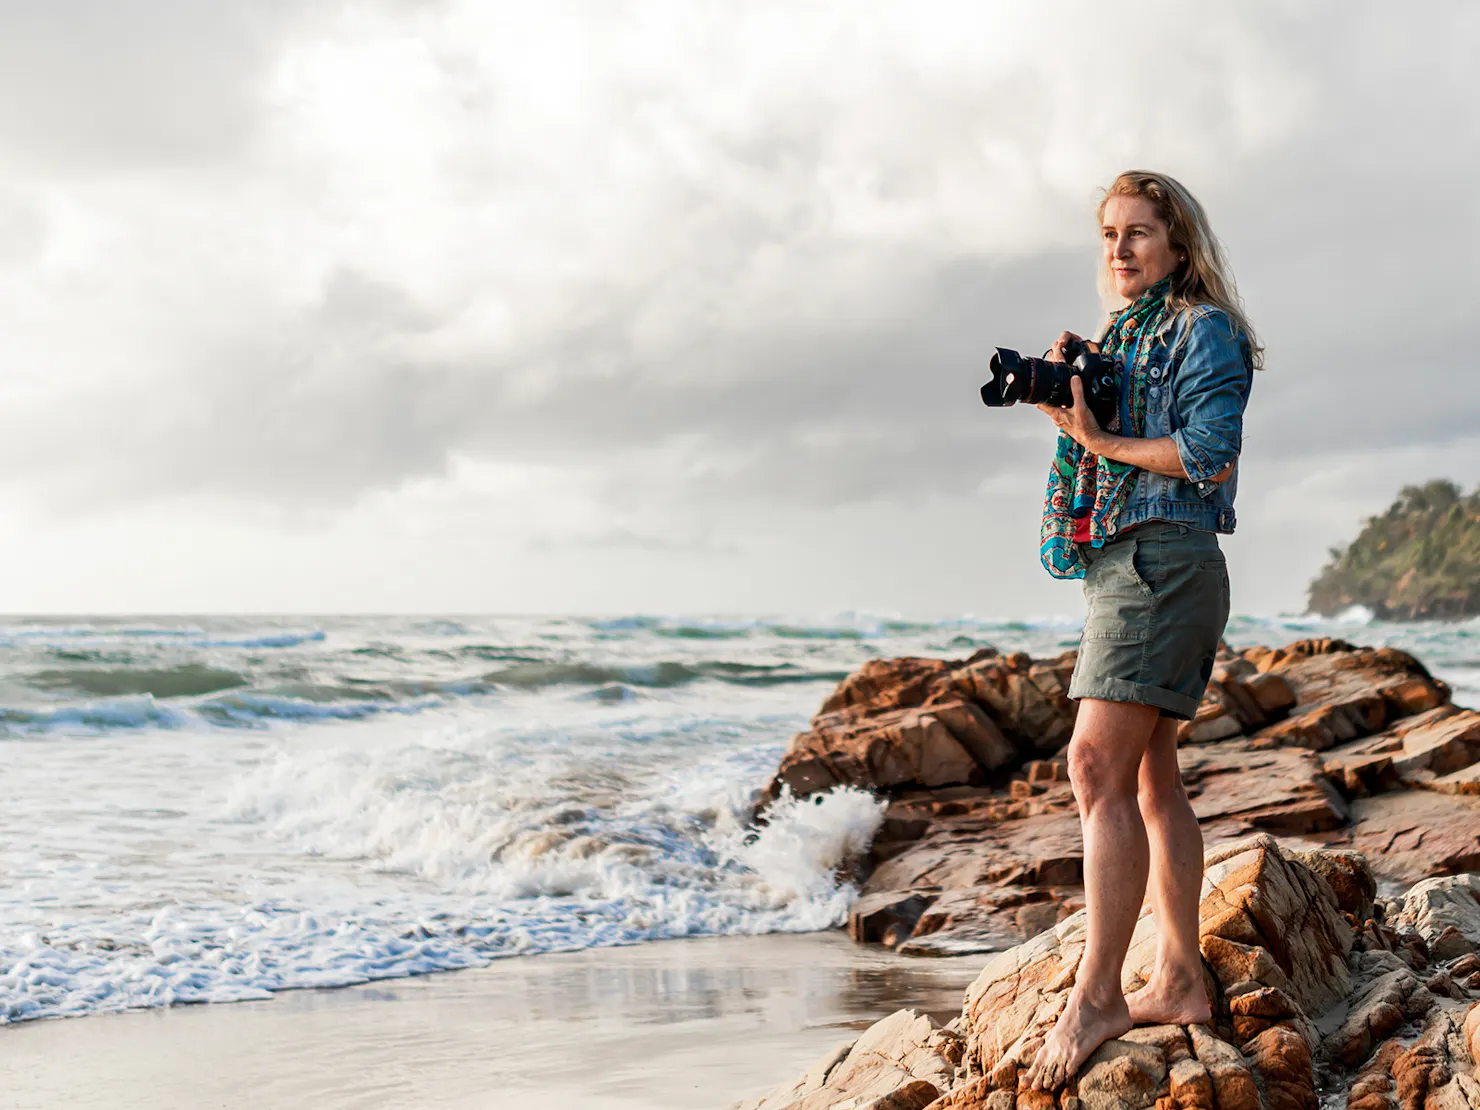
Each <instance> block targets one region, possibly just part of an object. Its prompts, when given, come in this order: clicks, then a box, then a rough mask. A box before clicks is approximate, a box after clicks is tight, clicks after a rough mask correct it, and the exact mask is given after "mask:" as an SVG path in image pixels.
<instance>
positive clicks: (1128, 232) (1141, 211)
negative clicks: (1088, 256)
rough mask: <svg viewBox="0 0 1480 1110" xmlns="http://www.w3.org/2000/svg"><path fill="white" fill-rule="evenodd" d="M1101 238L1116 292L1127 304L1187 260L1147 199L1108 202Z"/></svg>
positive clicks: (1112, 200)
mask: <svg viewBox="0 0 1480 1110" xmlns="http://www.w3.org/2000/svg"><path fill="white" fill-rule="evenodd" d="M1100 236H1101V238H1102V239H1103V241H1104V244H1105V265H1106V266H1107V267H1108V268H1109V270H1110V277H1111V280H1112V281H1113V282H1114V285H1115V291H1116V292H1117V293H1119V294H1120V295H1121V296H1122V297H1124V298H1125V299H1126V300H1127V301H1133V300H1135V299H1136V298H1137V297H1139V296H1140V295H1141V294H1142V293H1144V292H1146V290H1148V289H1150V288H1151V287H1152V286H1153V285H1155V284H1156V283H1157V282H1158V281H1160V280H1161V279H1162V278H1164V277H1166V276H1167V275H1168V274H1170V273H1171V272H1172V271H1173V270H1175V269H1176V268H1177V267H1178V266H1180V265H1181V264H1182V263H1183V261H1185V260H1186V257H1187V256H1186V254H1185V253H1184V252H1183V251H1181V250H1180V249H1178V248H1175V247H1173V246H1172V244H1171V240H1170V239H1168V237H1167V225H1166V224H1165V223H1163V222H1162V220H1161V219H1160V217H1158V216H1157V214H1156V208H1155V206H1154V205H1153V204H1152V203H1151V202H1150V201H1149V200H1147V199H1146V198H1145V197H1124V196H1113V197H1111V198H1110V199H1109V200H1108V201H1106V202H1105V215H1104V218H1103V220H1102V223H1101V227H1100Z"/></svg>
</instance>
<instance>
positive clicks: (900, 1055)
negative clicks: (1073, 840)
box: [735, 834, 1480, 1110]
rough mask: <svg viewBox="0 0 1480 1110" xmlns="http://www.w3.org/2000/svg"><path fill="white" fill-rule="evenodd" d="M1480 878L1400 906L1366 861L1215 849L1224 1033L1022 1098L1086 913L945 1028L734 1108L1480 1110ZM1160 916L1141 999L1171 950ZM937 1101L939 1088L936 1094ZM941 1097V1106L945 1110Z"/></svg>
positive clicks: (1211, 884)
mask: <svg viewBox="0 0 1480 1110" xmlns="http://www.w3.org/2000/svg"><path fill="white" fill-rule="evenodd" d="M1477 884H1480V880H1477V879H1474V878H1473V877H1465V878H1457V877H1455V878H1445V879H1435V880H1428V881H1426V882H1423V883H1420V884H1418V885H1417V886H1415V887H1414V888H1413V889H1412V890H1410V891H1409V892H1408V893H1407V894H1406V895H1405V896H1404V897H1403V898H1402V899H1401V900H1386V899H1382V898H1375V897H1374V892H1375V890H1376V885H1377V884H1376V879H1375V876H1374V875H1373V874H1372V872H1371V871H1370V870H1369V869H1368V867H1367V865H1366V862H1365V860H1364V859H1363V858H1362V857H1361V856H1360V855H1358V854H1356V853H1353V852H1349V851H1339V850H1337V851H1333V850H1326V849H1317V850H1313V851H1306V852H1299V851H1294V850H1290V849H1287V848H1284V847H1282V846H1281V845H1280V843H1279V842H1278V841H1276V840H1275V839H1274V838H1273V837H1271V836H1269V835H1268V834H1261V835H1258V836H1255V837H1253V838H1249V839H1245V840H1243V841H1240V842H1237V843H1233V844H1229V845H1226V846H1224V847H1223V848H1221V849H1218V850H1216V851H1214V852H1212V853H1210V854H1209V856H1208V859H1207V866H1206V881H1205V884H1204V894H1203V899H1202V905H1201V911H1200V921H1201V924H1200V933H1201V942H1202V950H1203V957H1204V964H1205V969H1206V980H1207V986H1208V990H1209V996H1210V998H1211V999H1212V1002H1213V1012H1214V1016H1213V1019H1212V1020H1211V1021H1210V1022H1209V1023H1207V1024H1206V1025H1194V1026H1150V1027H1138V1028H1136V1029H1133V1030H1131V1031H1130V1032H1129V1033H1127V1034H1126V1035H1125V1036H1123V1037H1121V1038H1119V1039H1116V1040H1112V1041H1109V1042H1107V1043H1106V1044H1104V1045H1102V1046H1101V1047H1100V1048H1099V1049H1098V1050H1097V1051H1096V1052H1095V1053H1094V1054H1093V1055H1091V1056H1090V1058H1089V1059H1088V1060H1087V1061H1086V1062H1085V1064H1084V1066H1083V1067H1081V1068H1080V1070H1079V1072H1078V1073H1077V1074H1076V1075H1075V1076H1074V1077H1072V1078H1071V1080H1070V1082H1069V1083H1068V1085H1067V1086H1066V1087H1065V1088H1063V1089H1062V1090H1059V1091H1055V1092H1052V1093H1048V1092H1041V1091H1033V1090H1027V1089H1025V1088H1022V1087H1020V1086H1019V1085H1018V1084H1019V1076H1020V1074H1021V1072H1022V1071H1023V1069H1024V1068H1025V1067H1026V1065H1027V1064H1028V1063H1029V1061H1031V1059H1032V1057H1033V1054H1034V1053H1036V1051H1037V1049H1038V1047H1039V1046H1040V1045H1041V1044H1042V1043H1043V1038H1044V1035H1045V1034H1046V1033H1047V1032H1048V1030H1049V1029H1050V1028H1051V1027H1052V1025H1053V1023H1054V1021H1055V1020H1056V1019H1057V1017H1058V1015H1059V1013H1060V1012H1061V1010H1062V1008H1063V1006H1064V1003H1065V1001H1066V999H1067V997H1068V993H1069V990H1070V989H1071V987H1072V985H1073V982H1074V976H1075V972H1076V970H1077V967H1078V963H1079V958H1080V955H1081V953H1082V951H1083V946H1084V918H1083V914H1082V913H1075V914H1072V915H1070V916H1068V917H1066V918H1065V919H1064V920H1062V921H1060V922H1058V923H1057V924H1055V925H1054V926H1053V927H1051V928H1049V929H1046V930H1045V931H1043V932H1041V933H1039V934H1038V935H1037V936H1035V937H1033V938H1032V939H1030V940H1028V941H1026V942H1024V943H1022V944H1019V945H1017V946H1015V947H1012V948H1010V949H1008V950H1006V951H1003V952H1001V953H999V954H997V955H995V956H994V957H993V958H992V959H991V960H990V962H988V963H987V965H986V966H985V967H984V968H983V970H982V972H981V974H980V975H979V976H978V977H977V979H976V981H975V982H974V983H972V985H971V986H970V987H969V988H968V989H967V991H966V994H965V999H964V1006H963V1009H962V1012H961V1015H960V1016H959V1017H958V1018H956V1019H955V1020H954V1021H952V1022H951V1023H949V1024H948V1025H947V1026H945V1027H944V1028H942V1027H939V1026H936V1025H935V1024H934V1023H933V1022H931V1021H930V1020H929V1019H928V1018H925V1017H922V1016H921V1015H918V1014H916V1013H914V1012H913V1011H908V1010H906V1011H900V1012H899V1013H897V1014H894V1015H892V1016H891V1017H889V1018H886V1019H885V1020H884V1021H882V1022H880V1023H878V1024H877V1025H875V1026H874V1027H873V1028H871V1029H870V1030H868V1031H867V1032H866V1033H865V1034H864V1035H863V1036H862V1037H861V1038H860V1039H859V1040H858V1042H856V1044H854V1045H853V1046H849V1047H845V1048H844V1049H840V1050H838V1051H837V1052H835V1053H832V1054H830V1055H829V1056H828V1057H827V1058H826V1059H824V1060H822V1061H819V1062H818V1064H817V1065H816V1066H814V1067H813V1068H812V1069H811V1070H810V1071H809V1072H808V1073H807V1074H806V1075H805V1076H803V1077H802V1078H801V1079H799V1080H798V1081H797V1082H796V1083H794V1084H791V1085H787V1086H783V1087H781V1088H778V1089H777V1090H775V1091H772V1092H771V1093H769V1094H768V1095H766V1096H764V1097H763V1098H761V1099H759V1100H755V1101H751V1102H745V1103H737V1104H735V1105H736V1108H737V1110H741V1108H743V1110H762V1108H764V1110H803V1108H806V1110H813V1108H816V1110H821V1108H822V1107H830V1108H833V1110H844V1108H848V1110H860V1108H863V1107H870V1108H874V1110H883V1108H885V1107H891V1108H893V1107H913V1108H916V1110H920V1108H923V1110H1055V1108H1057V1110H1150V1108H1152V1107H1155V1108H1156V1110H1316V1108H1317V1107H1318V1106H1332V1105H1340V1104H1341V1103H1342V1102H1345V1104H1346V1106H1347V1107H1348V1108H1349V1110H1400V1108H1401V1110H1480V1083H1477V1077H1476V1065H1475V1062H1476V1054H1477V1052H1480V1003H1477V1002H1475V998H1476V996H1477V995H1480V981H1476V982H1475V983H1473V985H1471V984H1469V981H1468V979H1467V976H1468V975H1470V974H1474V971H1475V970H1476V969H1480V957H1477V956H1476V952H1475V950H1476V949H1477V948H1480V927H1477V926H1480V901H1477V898H1476V886H1477ZM1154 947H1155V932H1154V924H1153V922H1152V919H1151V917H1150V916H1149V914H1148V915H1146V916H1143V918H1142V920H1141V922H1140V923H1139V924H1138V926H1137V929H1136V933H1135V937H1134V939H1133V940H1132V943H1131V948H1130V952H1129V954H1128V956H1127V959H1126V966H1125V986H1126V988H1127V989H1128V990H1129V989H1133V988H1134V987H1135V986H1137V985H1138V984H1139V982H1140V981H1141V980H1142V978H1143V977H1144V973H1145V972H1146V971H1147V970H1148V968H1149V966H1150V962H1151V960H1152V958H1153V956H1154ZM932 1090H933V1091H934V1092H935V1093H934V1094H931V1091H932ZM927 1096H929V1098H928V1100H926V1099H927Z"/></svg>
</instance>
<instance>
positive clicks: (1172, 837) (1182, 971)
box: [1126, 718, 1212, 1025]
mask: <svg viewBox="0 0 1480 1110" xmlns="http://www.w3.org/2000/svg"><path fill="white" fill-rule="evenodd" d="M1137 801H1138V802H1139V803H1140V807H1141V817H1142V818H1143V819H1144V820H1145V822H1146V835H1147V838H1148V839H1149V840H1150V843H1151V880H1150V886H1151V906H1152V911H1153V912H1154V913H1155V915H1156V965H1155V967H1154V968H1153V969H1152V973H1151V978H1150V979H1149V980H1148V981H1147V983H1146V985H1145V986H1144V987H1142V988H1141V989H1140V990H1138V991H1136V992H1135V993H1133V994H1131V995H1129V996H1128V997H1127V998H1126V1004H1127V1005H1128V1006H1129V1007H1130V1011H1131V1018H1132V1019H1133V1020H1134V1021H1135V1022H1136V1024H1138V1025H1141V1024H1151V1025H1195V1024H1197V1023H1199V1022H1204V1021H1207V1020H1208V1019H1209V1018H1210V1017H1212V1009H1211V1008H1210V1007H1209V1005H1208V993H1207V989H1206V988H1205V987H1204V986H1203V968H1202V952H1201V950H1200V948H1199V944H1198V935H1197V925H1198V900H1199V898H1200V897H1201V894H1202V871H1203V841H1202V829H1201V828H1199V827H1198V824H1197V817H1196V815H1195V814H1194V813H1193V812H1192V803H1191V802H1189V801H1188V800H1187V791H1186V790H1185V789H1184V788H1183V786H1182V773H1181V770H1180V769H1179V768H1178V766H1177V728H1176V722H1175V721H1172V720H1169V719H1166V718H1163V719H1162V720H1161V721H1160V722H1159V723H1158V724H1157V726H1156V731H1155V732H1153V733H1152V734H1151V743H1150V745H1149V746H1148V747H1147V749H1146V754H1145V756H1143V757H1142V759H1141V774H1140V793H1139V795H1138V796H1137Z"/></svg>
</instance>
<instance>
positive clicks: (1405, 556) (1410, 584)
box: [1310, 479, 1480, 620]
mask: <svg viewBox="0 0 1480 1110" xmlns="http://www.w3.org/2000/svg"><path fill="white" fill-rule="evenodd" d="M1352 605H1365V606H1367V607H1368V608H1369V609H1371V610H1372V611H1373V612H1374V613H1376V614H1377V616H1379V617H1381V618H1383V619H1386V620H1423V619H1428V618H1449V619H1453V618H1457V617H1468V616H1473V615H1475V614H1477V613H1480V489H1477V490H1476V491H1475V492H1474V493H1471V494H1470V495H1468V496H1466V495H1465V494H1464V492H1463V491H1462V490H1461V489H1460V488H1459V486H1457V485H1455V484H1454V483H1453V482H1451V481H1448V480H1447V479H1436V480H1435V481H1432V482H1425V483H1424V484H1423V485H1421V486H1406V487H1404V489H1403V490H1402V492H1400V493H1399V494H1398V499H1397V500H1396V501H1394V502H1393V503H1392V504H1391V505H1390V506H1388V509H1387V511H1386V512H1384V513H1380V514H1379V515H1377V516H1374V517H1369V518H1368V519H1367V523H1366V525H1365V526H1364V527H1363V529H1362V532H1361V534H1360V535H1358V536H1357V538H1356V539H1355V540H1353V541H1352V542H1351V544H1350V545H1349V546H1347V547H1345V548H1339V547H1333V548H1332V549H1331V560H1330V562H1328V563H1327V564H1326V566H1325V567H1324V568H1323V569H1322V570H1321V573H1320V574H1319V575H1317V576H1316V579H1315V581H1313V582H1312V583H1311V584H1310V608H1311V610H1312V611H1313V612H1316V613H1320V614H1322V615H1323V616H1332V615H1334V614H1336V613H1339V612H1341V611H1342V610H1343V609H1346V608H1348V607H1349V606H1352Z"/></svg>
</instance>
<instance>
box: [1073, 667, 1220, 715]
mask: <svg viewBox="0 0 1480 1110" xmlns="http://www.w3.org/2000/svg"><path fill="white" fill-rule="evenodd" d="M1069 697H1071V698H1072V699H1074V700H1075V701H1078V700H1079V699H1080V698H1097V699H1098V700H1100V701H1128V702H1134V703H1135V704H1137V705H1150V706H1154V707H1155V708H1157V709H1160V710H1161V711H1162V714H1161V715H1162V716H1163V717H1175V718H1177V719H1178V720H1182V721H1190V720H1192V718H1193V717H1194V716H1196V715H1197V704H1198V703H1197V700H1196V699H1194V698H1189V697H1188V696H1187V695H1185V694H1178V693H1176V692H1174V691H1172V690H1168V689H1166V688H1165V687H1162V686H1150V685H1148V684H1146V683H1144V682H1130V681H1128V680H1127V679H1124V678H1108V677H1106V676H1103V675H1101V676H1099V677H1097V678H1093V679H1087V680H1085V681H1083V682H1081V681H1080V680H1079V676H1078V675H1075V676H1074V678H1073V679H1072V680H1071V681H1070V683H1069Z"/></svg>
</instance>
